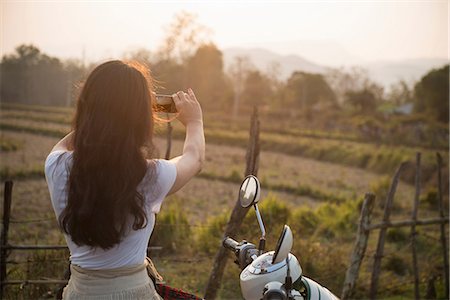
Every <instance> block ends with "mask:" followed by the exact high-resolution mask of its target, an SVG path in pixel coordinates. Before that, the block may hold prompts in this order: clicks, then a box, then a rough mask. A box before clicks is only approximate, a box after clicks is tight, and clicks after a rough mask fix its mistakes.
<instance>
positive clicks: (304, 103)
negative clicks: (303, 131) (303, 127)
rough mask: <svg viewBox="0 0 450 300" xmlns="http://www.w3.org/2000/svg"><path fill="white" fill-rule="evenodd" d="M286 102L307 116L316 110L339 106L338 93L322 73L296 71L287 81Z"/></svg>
mask: <svg viewBox="0 0 450 300" xmlns="http://www.w3.org/2000/svg"><path fill="white" fill-rule="evenodd" d="M284 102H285V105H288V106H289V107H292V108H297V109H300V110H301V111H302V112H303V113H304V114H305V115H306V116H307V117H311V116H312V115H311V114H312V113H313V112H314V111H320V110H323V109H326V108H331V107H332V108H337V100H336V95H335V94H334V92H333V90H332V89H331V87H330V86H329V85H328V83H327V82H326V81H325V79H324V77H323V76H322V75H320V74H311V73H305V72H294V73H292V75H291V77H290V78H289V79H288V80H287V82H286V87H285V89H284Z"/></svg>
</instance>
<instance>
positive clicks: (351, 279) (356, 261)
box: [341, 193, 375, 300]
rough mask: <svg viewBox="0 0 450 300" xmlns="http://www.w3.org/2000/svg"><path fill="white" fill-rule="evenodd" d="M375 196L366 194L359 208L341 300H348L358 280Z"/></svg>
mask: <svg viewBox="0 0 450 300" xmlns="http://www.w3.org/2000/svg"><path fill="white" fill-rule="evenodd" d="M374 202H375V195H374V194H372V193H366V195H365V197H364V202H363V205H362V208H361V216H360V218H359V225H358V231H357V234H356V242H355V246H354V247H353V252H352V256H351V258H350V266H349V267H348V269H347V273H346V274H345V280H344V287H343V288H342V294H341V299H342V300H345V299H348V298H349V297H350V296H351V294H352V292H353V288H354V287H355V283H356V280H358V274H359V268H360V266H361V262H362V260H363V258H364V254H365V253H366V248H367V241H368V240H369V233H370V231H369V230H368V229H367V228H368V227H369V225H370V216H371V214H372V210H373V205H374Z"/></svg>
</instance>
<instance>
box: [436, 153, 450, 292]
mask: <svg viewBox="0 0 450 300" xmlns="http://www.w3.org/2000/svg"><path fill="white" fill-rule="evenodd" d="M436 158H437V164H438V192H439V216H440V217H441V218H444V217H445V215H444V199H443V197H442V171H441V169H442V157H441V155H440V154H439V153H436ZM441 243H442V251H443V253H444V272H445V298H446V299H448V298H449V285H448V249H447V239H446V234H445V223H442V224H441Z"/></svg>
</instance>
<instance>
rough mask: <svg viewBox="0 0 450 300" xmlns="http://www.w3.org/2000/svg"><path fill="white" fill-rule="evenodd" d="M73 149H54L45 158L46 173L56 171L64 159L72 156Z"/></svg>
mask: <svg viewBox="0 0 450 300" xmlns="http://www.w3.org/2000/svg"><path fill="white" fill-rule="evenodd" d="M72 154H73V151H68V150H54V151H51V152H50V153H49V154H48V155H47V158H46V159H45V173H46V174H49V172H50V171H52V170H53V171H54V170H55V169H56V168H57V167H58V166H60V165H63V164H61V162H62V161H66V160H67V159H69V158H71V157H72Z"/></svg>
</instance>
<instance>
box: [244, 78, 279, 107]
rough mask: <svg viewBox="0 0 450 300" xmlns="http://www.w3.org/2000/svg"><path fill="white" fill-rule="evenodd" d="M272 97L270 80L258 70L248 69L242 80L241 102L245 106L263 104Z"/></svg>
mask: <svg viewBox="0 0 450 300" xmlns="http://www.w3.org/2000/svg"><path fill="white" fill-rule="evenodd" d="M271 97H272V90H271V82H270V80H269V78H268V77H267V76H266V75H264V74H263V73H261V72H260V71H257V70H253V71H250V72H249V73H248V74H247V76H246V78H245V81H244V88H243V91H242V102H243V103H242V104H243V105H245V106H253V105H256V106H263V105H264V104H267V103H269V101H270V98H271Z"/></svg>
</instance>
